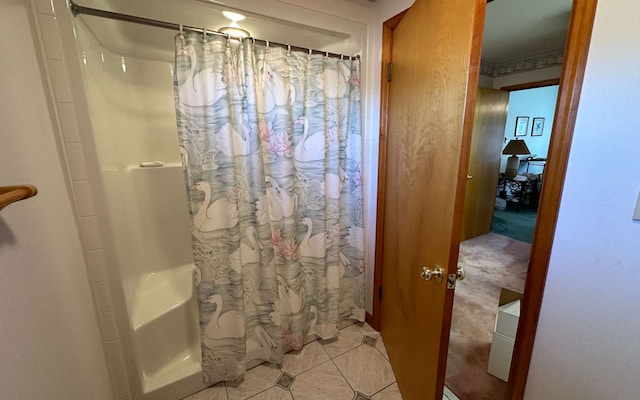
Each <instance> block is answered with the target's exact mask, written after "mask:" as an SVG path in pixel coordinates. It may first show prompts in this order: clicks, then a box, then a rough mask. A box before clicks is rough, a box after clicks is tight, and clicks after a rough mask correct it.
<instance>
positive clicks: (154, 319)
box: [74, 0, 367, 399]
mask: <svg viewBox="0 0 640 400" xmlns="http://www.w3.org/2000/svg"><path fill="white" fill-rule="evenodd" d="M79 3H80V1H79ZM130 3H131V2H126V1H123V0H93V1H90V0H86V1H84V2H82V3H81V5H83V6H88V7H95V8H100V9H108V10H113V11H117V12H120V13H127V14H134V15H138V16H143V17H146V18H154V19H159V20H165V21H171V22H177V23H183V24H185V25H192V26H204V27H207V28H208V29H216V28H218V25H217V22H211V21H219V20H220V18H221V17H222V13H221V11H222V10H223V8H222V6H220V5H216V4H212V3H209V2H203V1H197V0H184V1H181V2H170V1H160V2H158V1H156V2H151V1H148V2H147V1H144V2H137V1H136V2H133V3H135V4H130ZM177 3H179V4H177ZM240 3H249V2H240ZM255 3H256V2H254V4H255ZM270 3H274V4H275V3H278V2H276V1H275V0H273V1H267V2H264V4H261V5H255V7H253V9H252V8H248V9H243V10H238V9H234V11H236V12H238V11H239V12H243V13H245V14H246V15H247V28H248V29H250V30H251V31H252V32H251V33H252V34H253V35H254V36H256V37H258V38H264V39H268V40H272V41H276V42H287V41H291V44H292V45H297V46H305V47H313V48H316V49H322V50H326V51H330V52H336V53H344V54H356V53H359V52H360V49H361V48H362V46H363V41H365V38H366V28H367V27H366V25H363V24H358V23H355V22H345V20H341V19H340V18H337V17H333V16H329V15H322V16H313V15H311V16H307V19H308V20H314V18H315V20H316V21H317V22H318V24H319V25H321V26H303V25H299V24H294V23H291V22H288V21H286V17H284V18H282V19H277V18H274V17H273V16H264V15H260V14H261V12H262V11H264V10H265V7H266V6H267V5H269V4H270ZM289 8H291V7H289ZM266 14H268V13H266ZM316 17H317V18H316ZM322 25H324V27H322ZM327 27H328V28H331V29H327ZM332 29H335V30H332ZM74 31H75V37H76V46H77V52H78V60H79V63H80V66H81V70H82V81H83V85H84V90H85V95H86V99H87V103H88V104H87V106H88V110H89V115H88V117H89V120H90V126H91V132H90V133H89V134H90V135H92V138H93V142H95V152H96V154H97V156H98V157H97V159H95V160H86V162H87V163H97V165H98V169H99V171H100V185H101V186H102V187H101V189H102V193H104V198H103V199H101V201H99V202H97V203H99V204H104V205H106V207H105V209H104V210H102V213H103V215H102V216H101V217H102V218H101V219H100V220H101V223H102V224H103V230H102V231H103V232H105V231H107V232H109V235H108V237H107V238H103V241H105V242H108V243H110V244H111V246H110V248H111V249H112V250H113V251H112V253H113V254H111V255H110V257H109V258H108V259H109V260H112V264H114V265H109V266H108V267H109V268H113V269H114V270H115V271H116V275H117V276H119V277H120V282H121V288H120V290H115V291H113V292H114V293H122V294H123V297H124V301H123V302H120V304H125V305H126V310H124V309H121V310H118V309H116V310H115V311H116V313H120V314H126V317H127V318H126V320H127V321H128V326H126V327H124V328H123V327H120V331H121V332H122V330H123V329H124V330H126V331H128V333H129V336H130V337H129V338H128V343H130V344H131V346H132V349H133V351H132V353H133V357H130V355H128V356H127V357H126V358H127V361H128V362H127V370H128V376H129V379H130V380H132V377H135V378H136V379H135V381H134V382H131V383H130V384H131V386H132V391H133V393H134V397H136V398H138V397H139V398H145V399H175V398H181V397H184V396H186V395H189V394H191V393H194V392H196V391H198V390H200V389H202V388H203V387H204V384H203V383H202V375H201V354H200V352H201V350H200V331H199V322H198V309H197V303H196V295H195V279H197V278H198V277H197V276H196V274H195V271H196V269H195V268H194V264H193V257H192V252H191V227H190V216H189V207H188V202H187V196H186V190H185V183H184V178H183V171H182V164H181V161H180V152H179V146H178V137H177V128H176V117H175V108H174V92H173V63H174V36H175V34H176V32H174V31H171V30H166V29H162V28H157V27H150V26H142V25H137V24H134V23H130V22H122V21H115V20H111V19H106V18H99V17H93V16H85V15H79V16H78V17H76V18H75V19H74ZM116 303H117V302H116ZM123 319H124V318H120V319H119V320H121V321H122V320H123ZM134 370H135V371H134ZM132 371H134V372H132Z"/></svg>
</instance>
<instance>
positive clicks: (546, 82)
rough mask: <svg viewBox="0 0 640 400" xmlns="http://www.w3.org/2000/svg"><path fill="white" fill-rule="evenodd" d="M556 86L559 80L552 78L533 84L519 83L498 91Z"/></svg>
mask: <svg viewBox="0 0 640 400" xmlns="http://www.w3.org/2000/svg"><path fill="white" fill-rule="evenodd" d="M558 84H560V78H554V79H546V80H544V81H535V82H527V83H520V84H518V85H511V86H503V87H501V88H500V90H504V91H505V92H513V91H516V90H524V89H535V88H539V87H546V86H553V85H558Z"/></svg>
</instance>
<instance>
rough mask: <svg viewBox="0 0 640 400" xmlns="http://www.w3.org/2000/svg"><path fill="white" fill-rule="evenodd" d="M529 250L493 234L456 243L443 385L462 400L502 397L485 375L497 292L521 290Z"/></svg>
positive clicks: (496, 381) (500, 388) (500, 389)
mask: <svg viewBox="0 0 640 400" xmlns="http://www.w3.org/2000/svg"><path fill="white" fill-rule="evenodd" d="M530 247H531V245H530V244H528V243H524V242H520V241H517V240H514V239H511V238H508V237H506V236H502V235H498V234H495V233H488V234H486V235H483V236H479V237H476V238H473V239H470V240H467V241H465V242H462V243H461V245H460V261H459V265H460V266H462V267H463V268H464V270H465V271H466V278H465V280H464V281H461V282H458V285H457V287H456V296H455V300H454V304H453V319H452V323H451V337H450V343H449V358H448V361H447V376H446V385H447V386H448V387H449V389H451V391H453V393H455V394H456V395H457V396H458V397H459V398H460V399H461V400H493V399H500V400H502V399H504V392H505V388H506V383H505V382H502V381H501V380H499V379H498V378H495V377H493V376H492V375H489V374H488V373H487V363H488V360H489V350H490V348H491V337H492V334H493V327H494V323H495V318H496V312H497V308H498V300H499V298H500V289H501V288H503V287H505V288H508V289H511V290H517V291H519V292H522V291H523V289H524V281H525V276H526V271H527V260H528V259H529V251H530Z"/></svg>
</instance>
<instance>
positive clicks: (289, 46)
mask: <svg viewBox="0 0 640 400" xmlns="http://www.w3.org/2000/svg"><path fill="white" fill-rule="evenodd" d="M289 53H291V45H290V44H289V43H287V55H289Z"/></svg>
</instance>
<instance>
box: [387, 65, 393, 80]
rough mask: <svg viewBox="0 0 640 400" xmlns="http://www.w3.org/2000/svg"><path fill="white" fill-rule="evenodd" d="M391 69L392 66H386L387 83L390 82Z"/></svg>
mask: <svg viewBox="0 0 640 400" xmlns="http://www.w3.org/2000/svg"><path fill="white" fill-rule="evenodd" d="M392 69H393V64H391V63H389V64H387V82H391V70H392Z"/></svg>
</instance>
